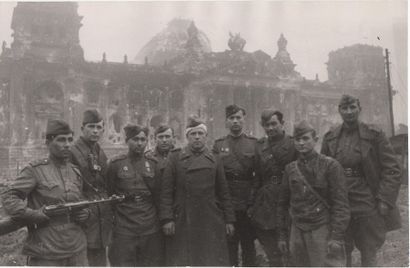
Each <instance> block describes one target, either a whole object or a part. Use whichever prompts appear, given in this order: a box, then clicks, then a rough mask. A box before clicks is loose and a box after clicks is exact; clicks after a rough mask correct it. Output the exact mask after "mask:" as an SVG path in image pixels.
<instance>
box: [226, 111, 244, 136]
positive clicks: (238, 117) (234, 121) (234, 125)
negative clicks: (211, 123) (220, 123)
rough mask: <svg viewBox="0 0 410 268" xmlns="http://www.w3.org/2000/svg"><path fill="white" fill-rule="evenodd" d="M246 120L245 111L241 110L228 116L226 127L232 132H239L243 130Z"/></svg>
mask: <svg viewBox="0 0 410 268" xmlns="http://www.w3.org/2000/svg"><path fill="white" fill-rule="evenodd" d="M244 122H245V115H244V114H243V111H242V110H240V111H238V112H237V113H235V114H232V115H230V116H229V117H228V118H226V128H228V129H229V130H230V131H231V132H232V133H234V134H238V133H241V132H242V128H243V124H244Z"/></svg>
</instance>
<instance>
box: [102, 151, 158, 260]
mask: <svg viewBox="0 0 410 268" xmlns="http://www.w3.org/2000/svg"><path fill="white" fill-rule="evenodd" d="M107 179H108V189H110V193H111V194H116V195H125V196H126V199H125V201H123V202H121V203H119V204H116V205H115V208H114V215H115V218H114V228H113V244H112V246H111V249H110V261H111V263H112V264H113V265H114V266H159V265H161V264H162V259H163V246H162V241H161V239H160V234H159V232H160V225H159V219H158V212H157V207H156V203H155V200H157V198H156V196H157V195H158V193H159V170H158V167H157V160H156V159H155V158H152V157H150V156H149V155H143V156H140V157H136V156H135V155H134V154H132V153H128V155H120V156H117V157H115V158H114V159H113V160H112V161H111V162H110V164H109V166H108V172H107ZM137 252H139V254H137Z"/></svg>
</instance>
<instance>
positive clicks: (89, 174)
mask: <svg viewBox="0 0 410 268" xmlns="http://www.w3.org/2000/svg"><path fill="white" fill-rule="evenodd" d="M81 131H82V134H81V136H80V138H79V139H78V140H77V141H76V142H75V143H74V146H73V147H72V148H71V153H72V162H73V164H75V165H77V166H78V167H79V168H80V171H81V174H82V175H83V176H82V179H83V191H84V195H85V197H86V198H87V199H89V200H95V199H101V198H106V197H108V194H107V188H106V181H105V173H106V171H107V157H106V156H105V153H104V151H103V149H102V148H101V147H100V145H99V144H98V141H99V140H100V139H101V137H102V135H103V133H104V121H103V118H102V117H101V115H100V114H99V113H98V111H97V110H95V109H94V110H86V111H85V112H84V116H83V123H82V127H81ZM112 218H113V214H112V210H111V205H107V204H100V205H97V206H94V207H93V208H92V209H91V216H90V219H89V220H88V221H87V226H86V227H87V228H86V234H87V243H88V245H87V255H88V263H89V265H90V266H106V265H107V261H106V260H107V256H106V248H107V246H108V244H109V242H110V236H111V229H112V223H113V222H112Z"/></svg>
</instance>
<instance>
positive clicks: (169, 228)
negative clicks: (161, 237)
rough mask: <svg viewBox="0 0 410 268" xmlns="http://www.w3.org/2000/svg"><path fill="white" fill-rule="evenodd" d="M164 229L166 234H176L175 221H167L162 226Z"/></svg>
mask: <svg viewBox="0 0 410 268" xmlns="http://www.w3.org/2000/svg"><path fill="white" fill-rule="evenodd" d="M162 231H163V232H164V234H165V235H174V234H175V222H174V221H170V222H167V223H165V224H164V225H163V226H162Z"/></svg>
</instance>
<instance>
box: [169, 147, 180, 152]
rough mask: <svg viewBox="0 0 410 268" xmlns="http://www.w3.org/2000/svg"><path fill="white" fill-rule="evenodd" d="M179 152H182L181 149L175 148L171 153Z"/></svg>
mask: <svg viewBox="0 0 410 268" xmlns="http://www.w3.org/2000/svg"><path fill="white" fill-rule="evenodd" d="M179 151H181V148H174V149H172V150H171V151H170V152H179Z"/></svg>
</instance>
